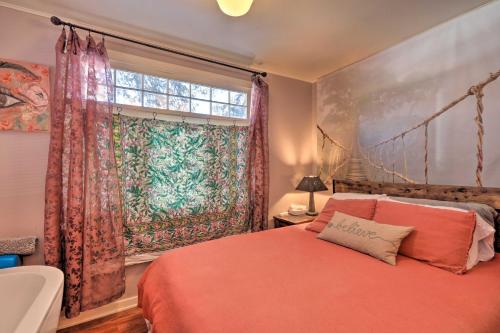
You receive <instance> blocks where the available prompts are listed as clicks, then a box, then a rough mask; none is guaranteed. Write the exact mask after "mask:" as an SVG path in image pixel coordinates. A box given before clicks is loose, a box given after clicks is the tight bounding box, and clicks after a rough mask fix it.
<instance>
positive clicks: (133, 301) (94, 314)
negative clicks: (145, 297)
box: [58, 296, 137, 329]
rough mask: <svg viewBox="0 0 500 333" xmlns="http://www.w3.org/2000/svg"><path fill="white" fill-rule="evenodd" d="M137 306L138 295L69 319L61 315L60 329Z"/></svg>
mask: <svg viewBox="0 0 500 333" xmlns="http://www.w3.org/2000/svg"><path fill="white" fill-rule="evenodd" d="M136 306H137V296H133V297H129V298H122V299H119V300H117V301H115V302H113V303H110V304H106V305H104V306H101V307H99V308H97V309H93V310H89V311H85V312H82V313H81V314H80V315H79V316H78V317H75V318H71V319H68V318H66V317H64V316H61V318H60V319H59V326H58V329H63V328H67V327H71V326H75V325H79V324H82V323H85V322H88V321H91V320H95V319H99V318H102V317H106V316H109V315H112V314H115V313H118V312H120V311H125V310H128V309H132V308H134V307H136Z"/></svg>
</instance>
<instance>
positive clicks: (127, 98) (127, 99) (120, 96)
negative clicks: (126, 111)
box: [116, 88, 142, 106]
mask: <svg viewBox="0 0 500 333" xmlns="http://www.w3.org/2000/svg"><path fill="white" fill-rule="evenodd" d="M116 103H118V104H127V105H137V106H141V105H142V101H141V92H140V91H136V90H130V89H122V88H116Z"/></svg>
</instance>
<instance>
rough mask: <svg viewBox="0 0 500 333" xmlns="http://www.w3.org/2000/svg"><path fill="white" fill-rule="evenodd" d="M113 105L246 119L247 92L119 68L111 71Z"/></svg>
mask: <svg viewBox="0 0 500 333" xmlns="http://www.w3.org/2000/svg"><path fill="white" fill-rule="evenodd" d="M113 84H114V91H115V96H114V101H115V102H116V103H117V104H123V105H131V106H139V107H147V108H153V109H164V110H170V111H177V112H191V113H196V114H201V115H211V116H217V117H226V118H236V119H247V118H248V103H247V100H248V94H247V93H246V92H243V91H233V90H229V89H222V88H217V87H212V86H208V85H202V84H196V83H191V82H185V81H179V80H173V79H168V78H164V77H158V76H153V75H147V74H141V73H135V72H130V71H125V70H120V69H114V70H113Z"/></svg>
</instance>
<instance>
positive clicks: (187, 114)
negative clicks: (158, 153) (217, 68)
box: [111, 63, 251, 126]
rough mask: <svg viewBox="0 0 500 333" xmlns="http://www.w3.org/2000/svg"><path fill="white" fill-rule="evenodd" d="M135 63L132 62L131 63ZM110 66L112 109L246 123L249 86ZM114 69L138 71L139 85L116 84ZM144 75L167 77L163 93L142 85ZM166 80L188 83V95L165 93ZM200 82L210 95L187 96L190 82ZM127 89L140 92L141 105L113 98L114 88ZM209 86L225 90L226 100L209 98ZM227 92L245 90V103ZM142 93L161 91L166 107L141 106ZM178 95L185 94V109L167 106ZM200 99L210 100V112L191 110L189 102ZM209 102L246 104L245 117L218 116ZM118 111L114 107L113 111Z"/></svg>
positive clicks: (114, 96) (190, 86) (228, 104)
mask: <svg viewBox="0 0 500 333" xmlns="http://www.w3.org/2000/svg"><path fill="white" fill-rule="evenodd" d="M133 67H135V66H133ZM111 70H112V71H113V76H112V77H113V82H112V84H113V106H114V109H119V110H126V111H132V112H136V111H139V112H143V113H145V114H148V115H151V116H153V117H156V116H157V115H165V116H174V117H179V118H181V119H182V120H184V119H185V118H194V119H200V120H208V121H210V120H214V121H223V122H231V123H233V124H238V125H243V126H246V125H248V124H249V123H250V99H251V88H250V87H243V86H237V85H220V84H216V85H214V84H213V83H209V82H202V81H198V80H193V79H190V78H186V77H179V76H177V75H175V74H172V75H170V74H169V73H155V72H151V71H145V70H141V69H140V68H129V67H128V66H123V65H122V64H113V63H112V64H111ZM116 70H121V71H126V72H132V73H137V74H140V75H141V87H142V88H141V89H138V88H130V87H124V86H119V85H117V84H116ZM144 75H148V76H155V77H158V78H162V79H165V80H167V91H166V92H165V93H163V92H157V91H151V90H147V89H144ZM170 81H181V82H185V83H188V84H189V96H181V95H175V94H170V93H169V84H170ZM193 84H194V85H201V86H206V87H209V88H210V99H201V98H196V97H191V91H192V85H193ZM117 88H119V89H128V90H132V91H136V92H139V93H140V94H141V105H130V104H121V103H117V102H116V89H117ZM212 89H223V90H227V91H228V102H227V103H225V102H218V101H214V100H212ZM231 92H241V93H245V94H246V97H247V98H246V105H237V104H231V103H230V102H231ZM144 93H151V94H157V95H162V96H165V97H166V106H167V107H166V108H165V109H163V108H154V107H148V106H144ZM171 96H172V97H180V98H186V99H188V100H189V111H178V110H172V109H170V108H169V101H170V97H171ZM193 100H195V101H202V102H208V103H210V114H203V113H196V112H192V111H191V105H192V101H193ZM213 103H218V104H224V105H227V106H228V108H230V107H231V106H241V107H245V108H246V117H245V118H237V117H229V116H219V115H214V114H212V104H213ZM115 113H118V110H117V111H116V112H115Z"/></svg>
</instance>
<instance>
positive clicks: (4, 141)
mask: <svg viewBox="0 0 500 333" xmlns="http://www.w3.org/2000/svg"><path fill="white" fill-rule="evenodd" d="M6 31H9V33H6ZM0 32H1V33H0V45H2V48H1V51H0V57H4V58H11V59H17V60H23V61H29V62H34V63H39V64H44V65H48V66H50V67H51V75H53V74H54V73H53V70H54V52H53V46H54V44H55V41H56V39H57V38H58V35H59V33H60V29H59V28H55V27H53V26H52V25H51V24H50V23H49V20H48V19H47V18H43V17H38V16H35V15H32V14H27V13H22V12H18V11H15V10H11V9H7V8H4V7H1V6H0ZM267 81H268V82H269V85H270V119H269V138H270V176H271V190H270V191H271V193H270V215H272V214H276V213H278V212H280V211H283V210H286V209H287V207H288V205H289V204H290V203H291V202H296V203H300V202H302V203H305V202H306V195H305V194H304V193H294V191H293V189H294V186H295V185H296V184H297V182H298V180H300V178H301V177H302V176H303V175H305V174H309V173H310V172H311V168H312V158H313V156H312V154H313V150H314V149H313V148H314V143H313V130H312V128H313V112H312V85H311V84H310V83H306V82H302V81H298V80H293V79H288V78H284V77H280V76H276V75H270V77H269V78H268V80H267ZM48 142H49V135H48V133H23V132H0V238H4V237H11V236H12V237H14V236H25V235H35V236H38V237H39V239H41V240H42V239H43V209H44V182H45V172H46V163H47V153H48ZM39 248H40V247H39ZM26 263H27V264H40V263H43V256H42V254H41V251H40V250H38V252H37V253H36V254H35V255H34V256H32V257H29V258H27V259H26ZM145 267H146V265H140V266H134V267H128V268H127V291H126V295H125V297H130V296H134V295H135V294H136V290H135V285H136V283H137V280H138V278H139V276H140V275H141V273H142V271H143V270H144V268H145Z"/></svg>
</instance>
